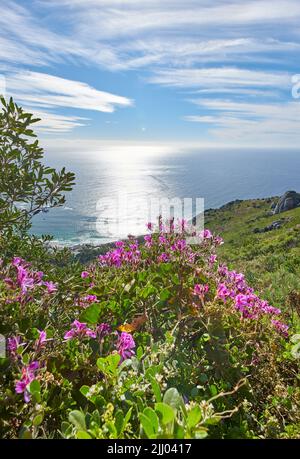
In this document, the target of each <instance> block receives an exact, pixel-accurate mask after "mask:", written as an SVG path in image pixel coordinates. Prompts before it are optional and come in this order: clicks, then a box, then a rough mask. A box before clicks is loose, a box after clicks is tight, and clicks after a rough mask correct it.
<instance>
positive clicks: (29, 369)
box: [15, 361, 39, 403]
mask: <svg viewBox="0 0 300 459" xmlns="http://www.w3.org/2000/svg"><path fill="white" fill-rule="evenodd" d="M38 368H39V363H38V362H37V361H34V362H32V363H30V364H29V365H27V366H25V367H23V368H22V375H21V379H20V380H19V381H17V382H16V385H15V391H16V393H17V394H23V393H24V400H25V402H26V403H28V402H29V401H30V393H29V391H28V389H27V387H28V385H29V384H30V383H31V382H32V381H33V380H34V379H35V372H36V370H37V369H38Z"/></svg>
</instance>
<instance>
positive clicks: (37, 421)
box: [32, 414, 44, 427]
mask: <svg viewBox="0 0 300 459" xmlns="http://www.w3.org/2000/svg"><path fill="white" fill-rule="evenodd" d="M43 419H44V416H43V414H38V415H37V416H35V418H34V419H33V421H32V424H33V425H34V426H35V427H37V426H39V425H41V424H42V422H43Z"/></svg>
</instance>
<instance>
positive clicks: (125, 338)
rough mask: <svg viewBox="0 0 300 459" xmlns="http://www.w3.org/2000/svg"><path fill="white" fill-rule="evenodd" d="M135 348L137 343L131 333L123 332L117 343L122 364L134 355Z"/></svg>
mask: <svg viewBox="0 0 300 459" xmlns="http://www.w3.org/2000/svg"><path fill="white" fill-rule="evenodd" d="M134 348H135V342H134V339H133V337H132V336H131V335H130V334H129V333H126V332H122V333H121V335H119V338H118V342H117V350H118V353H119V354H120V356H121V362H122V361H123V360H126V359H129V358H130V357H131V356H132V355H134V351H133V349H134Z"/></svg>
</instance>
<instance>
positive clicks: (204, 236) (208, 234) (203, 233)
mask: <svg viewBox="0 0 300 459" xmlns="http://www.w3.org/2000/svg"><path fill="white" fill-rule="evenodd" d="M212 237H213V235H212V233H211V232H210V231H209V229H204V230H203V231H201V232H200V238H201V239H212Z"/></svg>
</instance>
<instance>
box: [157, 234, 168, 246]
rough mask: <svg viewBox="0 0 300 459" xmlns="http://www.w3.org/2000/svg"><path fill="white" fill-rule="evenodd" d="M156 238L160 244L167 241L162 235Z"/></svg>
mask: <svg viewBox="0 0 300 459" xmlns="http://www.w3.org/2000/svg"><path fill="white" fill-rule="evenodd" d="M158 240H159V243H160V244H161V245H164V244H166V243H167V238H166V237H165V236H163V235H160V236H159V237H158Z"/></svg>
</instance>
